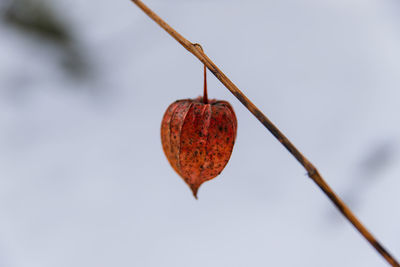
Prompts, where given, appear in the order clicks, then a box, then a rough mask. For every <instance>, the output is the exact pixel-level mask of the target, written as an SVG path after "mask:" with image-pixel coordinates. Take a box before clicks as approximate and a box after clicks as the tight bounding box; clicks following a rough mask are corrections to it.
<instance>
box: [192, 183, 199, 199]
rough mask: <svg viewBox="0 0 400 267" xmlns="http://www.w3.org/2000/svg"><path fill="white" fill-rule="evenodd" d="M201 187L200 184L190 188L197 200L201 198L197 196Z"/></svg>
mask: <svg viewBox="0 0 400 267" xmlns="http://www.w3.org/2000/svg"><path fill="white" fill-rule="evenodd" d="M199 187H200V186H191V187H190V189H192V193H193V196H194V198H195V199H196V200H198V199H199V198H198V197H197V192H198V190H199Z"/></svg>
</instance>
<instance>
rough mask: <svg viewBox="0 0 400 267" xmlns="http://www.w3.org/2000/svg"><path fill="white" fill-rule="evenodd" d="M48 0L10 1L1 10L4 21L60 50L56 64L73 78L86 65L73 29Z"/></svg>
mask: <svg viewBox="0 0 400 267" xmlns="http://www.w3.org/2000/svg"><path fill="white" fill-rule="evenodd" d="M50 3H52V2H48V1H43V0H12V1H10V2H9V4H8V5H6V6H5V10H4V12H2V15H3V18H4V22H6V23H7V24H8V25H10V26H13V27H14V28H16V29H19V30H21V31H23V32H25V33H26V34H25V35H29V34H32V35H34V36H36V37H39V38H41V39H43V41H46V42H48V43H51V44H53V45H54V46H56V47H57V49H59V50H60V51H61V52H62V59H61V61H60V66H61V67H62V68H63V69H64V70H65V71H66V72H67V73H68V74H69V75H71V76H72V77H74V78H85V77H87V76H88V74H89V73H88V72H89V65H88V64H87V61H86V58H85V57H84V56H83V53H81V51H80V49H79V46H78V43H77V41H76V39H75V38H74V36H73V32H72V31H71V30H70V28H69V27H68V26H67V24H66V23H65V22H64V21H62V20H61V19H60V18H59V17H60V16H59V15H58V14H56V12H55V11H54V10H53V9H52V8H51V6H50ZM3 5H4V4H3Z"/></svg>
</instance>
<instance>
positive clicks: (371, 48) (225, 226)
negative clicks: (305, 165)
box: [0, 0, 400, 267]
mask: <svg viewBox="0 0 400 267" xmlns="http://www.w3.org/2000/svg"><path fill="white" fill-rule="evenodd" d="M145 3H146V4H148V5H149V6H150V7H151V8H153V9H154V10H155V11H156V12H158V13H159V15H160V16H161V17H163V18H164V19H165V20H167V21H168V22H169V23H170V24H171V25H172V26H173V27H175V28H176V29H177V30H178V31H179V32H180V33H182V34H183V35H184V36H185V37H187V38H188V39H189V40H191V41H192V42H199V43H201V44H202V45H203V47H204V49H205V51H206V53H207V54H208V55H209V56H210V57H211V58H212V59H213V60H214V62H215V63H216V64H217V65H218V66H220V67H221V69H222V70H223V71H224V72H225V73H226V74H227V75H228V76H229V77H230V78H231V79H232V80H233V81H234V82H235V83H236V84H237V85H238V87H239V88H241V89H242V91H243V92H245V94H247V96H248V97H249V98H250V99H252V100H253V102H254V103H255V104H256V105H258V106H259V107H260V109H261V110H263V111H264V112H265V114H267V116H269V117H270V119H271V120H272V121H273V122H275V123H276V124H277V126H278V127H279V128H281V130H282V131H283V132H284V133H285V134H286V135H287V136H288V137H289V138H290V139H291V140H292V141H293V142H294V143H295V145H296V146H298V148H299V149H300V150H301V151H302V152H303V153H304V154H305V155H306V156H307V157H309V158H310V160H311V161H312V162H313V163H314V164H315V165H316V166H317V167H318V169H319V170H320V172H321V173H322V174H323V176H324V177H325V179H326V180H327V182H328V183H329V184H330V185H331V186H332V187H333V188H334V189H335V190H336V191H337V193H338V194H339V195H340V196H342V197H343V198H344V200H345V201H346V202H347V203H348V204H349V206H350V207H351V208H352V209H353V210H354V212H355V213H356V214H357V215H358V216H359V218H360V219H361V220H362V221H363V222H364V223H365V225H366V226H367V227H368V228H369V229H370V230H371V231H372V232H373V233H374V234H375V235H376V236H377V237H378V239H379V240H380V241H381V242H382V243H383V244H384V245H385V246H386V247H387V248H388V249H389V250H390V251H391V252H392V253H393V254H394V255H395V256H396V257H397V258H400V209H399V205H400V194H399V193H398V192H399V189H400V157H399V149H400V148H399V145H400V119H399V118H400V105H399V102H400V75H399V71H400V2H399V1H397V0H368V1H359V0H326V1H317V0H302V1H290V0H281V1H270V0H268V1H224V0H214V1H183V0H182V1H179V0H174V1H172V0H171V1H165V0H146V1H145ZM202 82H203V81H202V65H201V63H200V62H199V61H198V60H197V59H196V58H194V57H193V56H192V55H190V54H189V53H188V52H187V51H186V50H184V49H183V48H182V47H181V46H180V45H178V44H177V43H176V42H175V41H174V40H173V39H172V38H170V37H169V36H168V35H167V34H166V33H165V32H164V31H163V30H161V29H160V28H159V27H158V26H157V25H156V24H155V23H154V22H152V21H151V20H149V18H148V17H146V16H145V15H144V14H143V13H142V12H141V11H140V10H139V9H138V8H137V7H136V6H135V5H133V4H132V3H131V2H130V1H128V0H125V1H103V0H100V1H95V2H94V1H80V0H69V1H66V0H57V1H51V0H2V1H1V3H0V266H1V267H34V266H38V267H39V266H40V267H53V266H58V267H64V266H65V267H70V266H74V267H79V266H96V267H102V266H107V267H108V266H119V267H123V266H130V267H132V266H135V267H136V266H137V267H158V266H168V267H169V266H171V267H187V266H190V267H197V266H198V267H204V266H211V267H213V266H218V267H223V266H227V267H228V266H229V267H242V266H325V267H329V266H385V264H386V263H385V262H384V260H383V259H382V258H381V257H380V256H379V255H378V254H377V253H376V252H375V251H374V250H373V249H372V247H370V245H369V244H368V243H367V242H365V241H364V239H363V238H362V237H361V236H360V235H359V234H358V232H356V231H355V230H354V229H353V227H352V226H351V225H350V224H349V223H348V222H347V221H346V220H345V219H344V218H343V217H342V216H341V215H340V214H339V212H338V211H337V210H336V209H335V208H334V207H333V205H332V204H331V203H330V202H329V201H328V199H327V197H326V196H325V195H324V194H323V193H322V192H321V191H320V190H319V189H318V188H317V187H316V185H315V184H314V183H313V182H312V181H311V180H309V179H308V178H307V176H306V173H305V170H304V169H302V167H301V166H300V165H299V164H298V163H297V162H296V161H295V160H294V159H293V158H292V156H291V155H290V154H289V153H288V152H287V151H286V150H285V149H284V148H283V147H282V146H281V145H280V144H279V143H278V142H277V141H276V140H275V139H274V138H273V137H272V136H271V134H270V133H269V132H268V131H267V130H266V129H265V128H263V127H262V126H261V124H260V123H259V122H258V121H257V120H256V119H255V118H254V117H253V116H252V115H251V114H250V113H249V112H248V111H247V110H246V109H245V108H244V107H243V106H242V105H241V104H240V103H239V101H238V100H236V99H235V98H234V97H233V96H232V95H231V94H230V93H229V92H228V91H227V90H226V89H225V88H224V87H223V86H222V85H221V84H220V83H219V82H218V81H217V80H216V78H215V77H213V76H212V75H209V80H208V82H209V95H210V97H215V98H218V99H225V100H228V101H229V102H231V104H232V105H233V106H234V108H235V110H236V113H237V117H238V122H239V128H238V136H237V140H236V145H235V148H234V151H233V154H232V157H231V160H230V162H229V164H228V165H227V167H226V169H225V170H224V172H223V173H222V174H221V175H220V176H219V177H218V178H216V179H215V180H213V181H210V182H207V183H205V184H204V185H203V186H202V187H201V188H200V192H199V200H198V201H196V200H195V199H194V198H193V197H192V195H191V192H190V190H189V188H188V187H187V186H186V185H185V184H184V182H183V181H182V180H181V179H180V178H179V177H178V176H177V175H176V174H175V173H174V171H173V170H172V168H171V167H170V166H169V164H168V162H167V160H166V159H165V157H164V155H163V152H162V148H161V143H160V137H159V130H160V123H161V118H162V116H163V113H164V111H165V110H166V108H167V107H168V105H169V104H170V103H171V102H173V101H175V100H177V99H181V98H188V97H197V96H198V95H200V94H201V93H202Z"/></svg>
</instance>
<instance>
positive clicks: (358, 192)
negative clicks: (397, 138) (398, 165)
mask: <svg viewBox="0 0 400 267" xmlns="http://www.w3.org/2000/svg"><path fill="white" fill-rule="evenodd" d="M396 154H397V145H396V143H395V142H394V141H392V140H385V141H382V142H379V143H378V144H376V145H374V146H373V147H371V149H370V153H368V154H366V155H365V157H364V158H363V159H362V160H361V162H360V164H359V167H358V170H357V171H356V172H355V173H354V174H353V175H352V177H351V178H350V179H349V181H350V184H349V185H348V188H347V190H346V191H344V192H339V195H343V200H344V202H345V203H346V204H347V205H348V206H349V207H350V208H351V209H353V210H356V209H357V207H358V205H359V199H360V198H361V196H362V195H363V194H365V191H367V190H368V188H370V187H371V186H373V185H374V183H375V182H377V181H378V179H380V177H381V176H380V175H381V174H382V172H383V171H384V170H385V169H387V168H388V167H389V166H390V164H391V163H392V162H393V161H394V158H395V157H396Z"/></svg>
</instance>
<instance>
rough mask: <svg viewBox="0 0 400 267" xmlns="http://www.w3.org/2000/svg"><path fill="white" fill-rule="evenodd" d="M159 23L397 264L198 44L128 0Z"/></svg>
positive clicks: (137, 1) (391, 261) (140, 4)
mask: <svg viewBox="0 0 400 267" xmlns="http://www.w3.org/2000/svg"><path fill="white" fill-rule="evenodd" d="M131 1H132V2H133V3H135V4H136V5H137V6H138V7H139V8H140V9H141V10H142V11H143V12H144V13H146V14H147V15H148V16H149V17H150V18H151V19H152V20H154V21H155V22H156V23H157V24H158V25H159V26H160V27H162V28H163V29H164V30H165V31H167V32H168V33H169V34H170V35H171V36H172V37H173V38H174V39H175V40H176V41H178V42H179V43H180V44H181V45H182V46H183V47H184V48H186V49H187V50H188V51H189V52H190V53H192V54H193V55H194V56H196V57H197V58H198V59H199V60H200V61H201V62H203V64H204V65H205V66H206V67H207V68H208V69H209V70H210V71H211V72H212V73H213V74H214V75H215V77H217V79H218V80H220V81H221V83H222V84H223V85H225V87H226V88H227V89H228V90H229V91H230V92H231V93H232V94H233V95H234V96H235V97H236V98H237V99H239V101H240V102H242V104H243V105H244V106H245V107H246V108H247V109H248V110H249V111H250V112H251V113H252V114H253V115H254V116H255V117H256V118H257V119H258V120H259V121H260V122H261V123H262V124H263V125H264V126H265V127H266V128H267V129H268V130H269V131H270V132H271V134H272V135H273V136H275V138H276V139H278V141H279V142H280V143H281V144H282V145H283V146H284V147H285V148H286V149H287V150H288V151H289V152H290V153H291V154H292V155H293V156H294V157H295V158H296V159H297V161H298V162H299V163H300V164H301V165H302V166H303V167H304V168H305V169H306V170H307V174H308V176H309V177H310V178H311V179H312V180H313V181H314V182H315V183H316V184H317V185H318V187H319V188H320V189H321V190H322V191H323V192H324V193H325V194H326V196H327V197H328V198H329V199H330V200H331V201H332V202H333V204H334V205H335V206H336V207H337V208H338V210H339V211H340V212H341V213H342V214H343V216H345V217H346V218H347V219H348V220H349V222H350V223H351V224H353V226H354V227H355V228H356V229H357V230H358V231H359V232H360V234H361V235H362V236H363V237H364V238H365V239H366V240H367V241H368V242H369V243H370V244H371V245H372V246H373V247H374V248H375V250H376V251H377V252H378V253H379V254H381V255H382V257H383V258H385V260H386V261H387V262H388V263H389V264H390V265H392V266H394V267H400V264H399V263H398V262H397V260H396V259H395V258H394V257H393V256H392V255H391V254H390V253H389V252H388V251H387V250H386V249H385V248H384V247H383V246H382V245H381V244H380V243H379V241H378V240H377V239H376V238H375V237H374V236H373V235H372V234H371V233H370V232H369V231H368V229H367V228H366V227H365V226H364V225H363V224H362V223H361V222H360V221H359V220H358V218H357V217H356V216H355V215H354V214H353V212H352V211H351V210H350V209H349V208H348V207H347V205H346V204H345V203H344V202H343V201H342V200H341V199H340V198H339V197H338V196H337V195H336V193H335V192H334V191H333V190H332V188H331V187H330V186H329V185H328V184H327V183H326V182H325V180H324V179H323V178H322V176H321V175H320V174H319V172H318V170H317V168H315V167H314V165H313V164H312V163H311V162H310V161H309V160H308V159H307V158H306V157H305V156H304V155H303V154H302V153H301V152H300V151H299V150H298V149H297V148H296V147H295V146H294V145H293V144H292V143H291V142H290V141H289V139H288V138H287V137H286V136H285V135H284V134H283V133H282V132H281V131H280V130H279V129H278V127H276V126H275V125H274V124H273V123H272V122H271V121H270V120H269V119H268V118H267V117H266V116H265V115H264V114H263V113H262V112H261V110H259V109H258V108H257V107H256V106H255V105H254V104H253V103H252V102H251V101H250V99H248V98H247V97H246V95H245V94H243V93H242V92H241V91H240V90H239V88H237V86H236V85H235V84H234V83H233V82H232V81H231V80H230V79H229V78H228V77H227V76H226V75H225V74H224V73H223V72H222V71H221V70H220V69H219V68H218V67H217V66H216V65H215V64H214V62H212V61H211V59H209V58H208V56H207V55H206V54H205V53H204V52H203V50H202V49H201V47H200V46H199V45H197V44H192V43H191V42H189V41H188V40H187V39H185V38H184V37H183V36H182V35H180V34H179V33H178V32H176V31H175V30H174V29H173V28H172V27H171V26H169V25H168V24H167V23H166V22H165V21H164V20H162V19H161V18H160V17H159V16H158V15H157V14H155V13H154V12H153V11H152V10H151V9H149V8H148V7H147V6H146V5H145V4H144V3H143V2H142V1H140V0H131Z"/></svg>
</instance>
